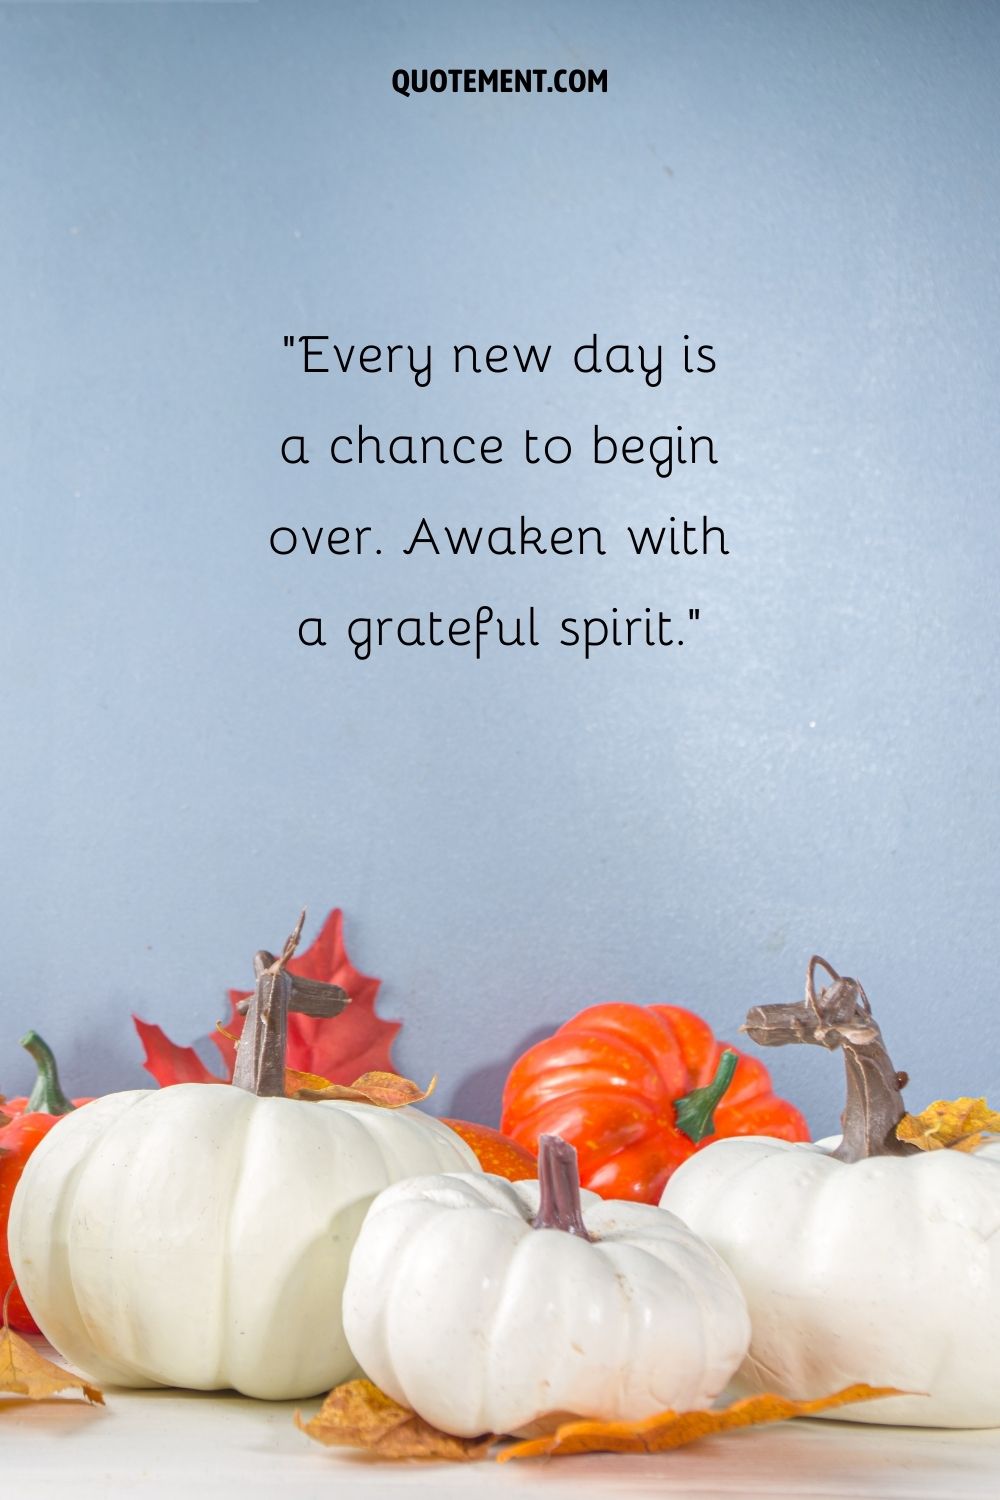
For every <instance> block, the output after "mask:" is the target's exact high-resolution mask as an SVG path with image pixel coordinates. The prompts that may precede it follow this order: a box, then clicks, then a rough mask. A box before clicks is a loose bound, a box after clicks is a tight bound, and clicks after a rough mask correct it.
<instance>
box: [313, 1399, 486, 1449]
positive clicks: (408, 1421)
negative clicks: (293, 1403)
mask: <svg viewBox="0 0 1000 1500" xmlns="http://www.w3.org/2000/svg"><path fill="white" fill-rule="evenodd" d="M295 1425H296V1426H297V1427H298V1428H299V1430H300V1431H302V1432H304V1433H306V1434H307V1435H308V1436H309V1437H311V1438H315V1439H316V1441H317V1442H318V1443H325V1444H326V1445H327V1447H330V1448H364V1449H365V1450H366V1451H367V1452H369V1453H375V1454H377V1455H378V1456H379V1457H380V1458H445V1459H450V1460H452V1461H453V1462H456V1461H457V1462H461V1461H463V1460H465V1461H467V1460H469V1459H473V1458H483V1457H485V1455H486V1451H487V1449H488V1448H489V1446H490V1444H491V1443H492V1442H494V1441H495V1439H494V1438H493V1437H492V1435H491V1434H489V1433H486V1434H485V1435H484V1436H483V1437H478V1438H459V1437H451V1436H450V1435H449V1434H448V1433H447V1432H439V1431H438V1429H437V1428H436V1427H431V1426H430V1424H429V1423H428V1422H425V1421H423V1419H422V1418H421V1417H418V1416H417V1415H416V1414H415V1413H414V1412H412V1411H410V1410H409V1409H408V1408H407V1407H405V1406H400V1405H399V1403H398V1402H396V1401H393V1399H392V1398H391V1396H387V1395H386V1394H385V1393H384V1391H380V1390H379V1388H378V1386H377V1385H373V1384H372V1382H371V1381H370V1380H349V1381H348V1382H347V1383H346V1385H338V1386H336V1387H335V1388H334V1390H332V1391H331V1392H330V1394H329V1396H327V1398H326V1400H325V1401H324V1402H323V1405H322V1406H321V1407H320V1409H319V1411H318V1412H317V1413H316V1415H315V1416H314V1417H313V1418H312V1419H311V1420H310V1421H308V1422H303V1420H302V1417H301V1414H300V1413H299V1412H296V1414H295Z"/></svg>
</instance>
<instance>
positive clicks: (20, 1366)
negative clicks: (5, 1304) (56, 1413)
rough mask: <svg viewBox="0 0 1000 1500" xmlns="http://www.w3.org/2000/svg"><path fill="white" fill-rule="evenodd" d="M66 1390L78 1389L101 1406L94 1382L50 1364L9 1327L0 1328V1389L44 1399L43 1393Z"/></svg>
mask: <svg viewBox="0 0 1000 1500" xmlns="http://www.w3.org/2000/svg"><path fill="white" fill-rule="evenodd" d="M69 1390H73V1391H80V1392H82V1393H83V1395H84V1396H86V1398H87V1400H88V1401H91V1402H93V1403H95V1404H96V1405H97V1406H103V1405H104V1397H103V1395H102V1394H101V1392H100V1391H99V1390H98V1388H97V1386H96V1385H90V1384H88V1382H87V1381H86V1380H81V1379H80V1377H79V1376H78V1375H71V1374H70V1372H69V1370H64V1369H62V1368H61V1366H59V1365H55V1364H53V1363H52V1361H51V1360H50V1359H46V1358H45V1357H44V1355H41V1354H39V1353H38V1350H37V1349H33V1348H32V1347H31V1345H30V1344H29V1343H28V1342H27V1340H26V1339H22V1338H20V1337H19V1336H18V1335H17V1334H16V1333H13V1332H12V1331H11V1330H10V1329H9V1328H3V1329H0V1391H2V1392H4V1393H5V1394H6V1395H10V1396H28V1397H30V1399H31V1400H32V1401H44V1400H45V1398H46V1397H47V1396H56V1395H58V1394H59V1392H60V1391H69Z"/></svg>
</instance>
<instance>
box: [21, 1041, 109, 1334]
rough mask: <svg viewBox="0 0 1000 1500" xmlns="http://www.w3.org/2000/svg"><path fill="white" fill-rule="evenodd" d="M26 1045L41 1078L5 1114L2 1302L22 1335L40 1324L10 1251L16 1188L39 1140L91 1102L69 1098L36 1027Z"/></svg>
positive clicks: (23, 1045) (48, 1050)
mask: <svg viewBox="0 0 1000 1500" xmlns="http://www.w3.org/2000/svg"><path fill="white" fill-rule="evenodd" d="M21 1046H22V1047H25V1048H26V1049H27V1050H28V1051H29V1052H30V1053H31V1055H32V1057H33V1058H34V1059H35V1064H36V1066H37V1068H38V1078H37V1080H36V1082H35V1087H34V1089H33V1090H32V1092H31V1095H30V1097H29V1098H26V1099H8V1100H6V1102H4V1103H3V1111H2V1115H0V1301H2V1300H3V1299H4V1298H6V1299H7V1303H6V1306H7V1322H8V1324H9V1325H10V1327H11V1328H16V1329H17V1330H18V1332H19V1333H38V1332H40V1329H39V1327H38V1324H37V1323H36V1322H35V1320H34V1318H33V1317H32V1316H31V1314H30V1312H29V1311H28V1308H27V1306H26V1304H25V1301H24V1298H23V1297H22V1296H21V1293H20V1291H19V1290H18V1287H17V1283H16V1282H15V1281H14V1268H13V1266H12V1265H11V1263H10V1255H9V1254H8V1251H7V1218H8V1216H9V1214H10V1205H11V1201H12V1199H13V1197H14V1189H15V1188H16V1187H17V1184H18V1183H19V1182H20V1180H21V1173H22V1172H23V1171H24V1168H25V1165H26V1163H27V1160H28V1157H29V1156H30V1155H31V1153H32V1151H34V1149H35V1147H36V1146H37V1145H38V1143H39V1141H40V1140H41V1139H42V1137H43V1136H46V1135H48V1133H49V1131H50V1130H51V1129H52V1127H53V1125H58V1123H59V1121H60V1120H61V1119H62V1117H63V1115H67V1114H69V1113H70V1111H71V1110H73V1109H76V1108H77V1107H78V1106H79V1105H81V1104H89V1103H90V1100H89V1099H67V1097H66V1095H65V1094H64V1093H63V1091H62V1086H61V1084H60V1082H59V1072H58V1069H57V1068H56V1060H55V1058H54V1057H53V1055H52V1051H51V1049H50V1048H49V1047H48V1046H47V1045H46V1043H45V1042H43V1041H42V1038H41V1037H40V1036H39V1035H38V1033H37V1031H29V1032H28V1034H27V1036H25V1037H22V1039H21Z"/></svg>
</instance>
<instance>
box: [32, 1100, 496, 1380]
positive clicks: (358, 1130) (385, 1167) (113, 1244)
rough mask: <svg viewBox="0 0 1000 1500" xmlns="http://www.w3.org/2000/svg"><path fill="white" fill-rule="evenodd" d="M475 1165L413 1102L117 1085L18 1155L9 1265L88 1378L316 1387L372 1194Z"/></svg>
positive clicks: (338, 1375)
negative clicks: (378, 1104) (401, 1105)
mask: <svg viewBox="0 0 1000 1500" xmlns="http://www.w3.org/2000/svg"><path fill="white" fill-rule="evenodd" d="M476 1166H477V1164H476V1159H475V1157H474V1156H473V1153H472V1152H471V1151H470V1150H469V1148H468V1147H467V1146H466V1145H465V1143H464V1142H463V1141H462V1140H460V1139H459V1137H458V1136H457V1135H456V1134H455V1133H454V1131H451V1130H449V1129H448V1127H447V1126H445V1125H442V1124H441V1123H440V1121H438V1120H435V1119H433V1118H432V1117H431V1116H430V1115H426V1114H422V1113H421V1112H420V1111H419V1110H416V1109H412V1108H405V1109H398V1110H389V1109H379V1108H375V1107H374V1106H371V1105H366V1104H356V1103H347V1102H343V1101H318V1102H312V1103H305V1102H303V1101H300V1100H294V1099H283V1098H266V1097H265V1098H258V1097H257V1096H256V1095H254V1094H252V1093H250V1092H248V1091H247V1090H245V1089H242V1088H235V1087H233V1086H231V1085H228V1084H222V1085H219V1086H218V1087H215V1086H209V1085H206V1084H193V1083H192V1084H178V1085H176V1086H175V1087H172V1088H166V1089H162V1090H145V1089H143V1090H136V1091H134V1092H130V1093H120V1094H110V1095H108V1096H106V1097H105V1098H103V1099H96V1100H95V1101H94V1102H93V1103H91V1104H88V1105H87V1107H86V1108H85V1109H80V1110H78V1111H76V1112H75V1113H74V1114H71V1115H67V1116H66V1118H65V1119H64V1120H61V1121H60V1122H59V1124H58V1125H57V1126H56V1127H55V1128H54V1129H53V1130H52V1131H50V1133H49V1134H48V1135H47V1136H46V1137H45V1139H44V1140H43V1141H42V1142H41V1144H40V1145H39V1146H38V1148H37V1149H36V1150H35V1152H34V1153H33V1154H32V1156H31V1157H30V1159H29V1161H28V1163H27V1166H26V1167H25V1170H24V1175H23V1176H22V1178H21V1181H20V1183H19V1185H18V1188H17V1191H16V1193H15V1195H14V1202H13V1206H12V1208H11V1214H10V1221H9V1229H8V1238H9V1245H10V1255H11V1261H12V1264H13V1267H14V1274H15V1276H16V1277H17V1282H18V1285H19V1287H20V1289H21V1292H22V1293H23V1295H24V1298H25V1301H26V1302H27V1304H28V1306H29V1307H30V1309H31V1311H32V1314H33V1316H34V1317H35V1319H36V1321H37V1322H38V1325H39V1327H40V1328H41V1329H42V1331H43V1333H44V1334H45V1336H46V1337H47V1338H48V1339H49V1340H50V1342H51V1343H53V1344H54V1345H55V1347H56V1348H57V1349H58V1350H59V1351H60V1352H61V1353H62V1354H63V1355H65V1356H66V1358H67V1359H69V1360H70V1361H71V1362H72V1363H73V1364H75V1365H78V1366H79V1367H80V1368H81V1369H82V1370H85V1371H86V1372H87V1373H88V1374H90V1375H92V1376H94V1377H95V1379H97V1380H100V1381H103V1382H106V1383H108V1384H112V1385H125V1386H149V1385H177V1386H187V1387H191V1388H192V1389H195V1390H217V1389H224V1388H226V1387H234V1388H235V1389H236V1390H238V1391H242V1392H243V1393H244V1394H246V1395H248V1396H259V1397H263V1398H267V1399H270V1400H284V1399H289V1398H293V1397H295V1398H301V1397H306V1396H312V1395H315V1394H317V1393H318V1392H321V1391H326V1390H329V1388H330V1387H331V1386H333V1385H336V1384H337V1383H338V1381H341V1380H344V1379H346V1378H348V1377H349V1376H350V1375H351V1374H352V1372H353V1371H354V1360H353V1358H352V1356H351V1353H350V1350H349V1348H348V1345H347V1342H346V1340H345V1338H344V1332H343V1327H342V1323H341V1294H342V1291H343V1286H344V1279H345V1277H346V1275H347V1265H348V1259H349V1257H350V1253H351V1249H352V1247H353V1245H354V1240H355V1237H356V1235H357V1233H358V1230H359V1228H360V1226H361V1221H362V1219H363V1218H364V1215H365V1212H366V1210H367V1208H368V1205H369V1204H370V1203H371V1201H372V1199H373V1198H374V1196H375V1195H376V1194H377V1193H378V1192H379V1191H380V1190H381V1189H382V1188H384V1187H386V1186H387V1185H388V1184H390V1183H393V1182H397V1181H399V1180H400V1179H401V1178H404V1177H410V1176H413V1175H414V1174H417V1173H426V1172H434V1171H439V1172H441V1171H465V1172H470V1171H475V1170H476Z"/></svg>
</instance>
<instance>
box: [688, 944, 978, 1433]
mask: <svg viewBox="0 0 1000 1500" xmlns="http://www.w3.org/2000/svg"><path fill="white" fill-rule="evenodd" d="M817 963H822V964H823V967H824V968H827V969H828V970H829V972H830V974H831V975H832V976H833V979H834V984H833V985H831V986H830V987H829V988H828V989H825V990H821V991H820V992H819V994H818V995H817V994H816V992H815V987H814V984H813V971H814V968H815V965H816V964H817ZM746 1030H747V1031H748V1032H749V1034H750V1036H751V1037H752V1038H753V1039H754V1040H755V1041H759V1042H761V1043H763V1044H764V1045H775V1044H780V1043H781V1042H786V1041H816V1042H819V1043H820V1045H823V1046H826V1047H831V1048H832V1047H841V1048H843V1050H844V1055H845V1061H846V1065H847V1073H848V1105H847V1109H846V1110H845V1115H844V1137H843V1139H842V1140H840V1141H839V1142H838V1141H837V1140H834V1141H832V1142H819V1143H817V1144H813V1145H809V1144H791V1143H789V1142H787V1141H778V1140H772V1139H768V1138H764V1137H759V1138H753V1137H748V1138H744V1139H730V1140H721V1141H716V1142H713V1143H712V1145H710V1146H708V1147H706V1148H705V1149H704V1150H703V1151H700V1152H698V1153H697V1154H696V1155H695V1156H692V1157H691V1158H690V1159H689V1160H688V1161H687V1162H685V1163H684V1165H683V1166H682V1167H681V1168H680V1169H679V1170H678V1171H677V1172H675V1173H674V1175H673V1177H672V1178H671V1179H670V1181H669V1183H668V1184H667V1187H666V1189H665V1191H664V1194H663V1197H662V1199H661V1203H662V1205H663V1206H664V1207H665V1208H669V1209H670V1210H672V1212H674V1213H676V1214H677V1215H679V1217H680V1218H681V1219H683V1220H684V1222H685V1223H686V1224H688V1225H690V1227H691V1228H692V1229H693V1230H695V1231H696V1232H697V1233H698V1234H700V1235H702V1236H704V1238H705V1239H706V1240H707V1241H708V1242H709V1244H711V1245H713V1246H714V1247H715V1249H716V1250H717V1251H718V1252H719V1254H720V1255H721V1256H722V1257H723V1259H724V1260H725V1261H726V1263H727V1264H728V1265H729V1266H730V1267H731V1268H732V1270H733V1271H734V1272H735V1274H736V1277H737V1279H738V1280H739V1282H740V1285H741V1286H742V1288H743V1291H744V1293H745V1295H746V1299H747V1303H748V1306H749V1308H750V1317H751V1322H752V1325H753V1339H752V1342H751V1345H750V1350H749V1353H748V1355H747V1358H746V1361H745V1362H744V1364H743V1366H742V1368H741V1370H740V1371H739V1374H738V1377H737V1380H736V1382H735V1388H736V1390H737V1391H738V1392H739V1393H740V1394H750V1393H754V1392H757V1391H762V1390H774V1391H778V1392H780V1393H781V1394H783V1395H786V1396H792V1397H802V1398H809V1397H814V1396H820V1395H824V1394H826V1393H828V1392H830V1391H833V1390H838V1389H840V1388H841V1387H842V1386H845V1385H850V1384H853V1383H855V1382H857V1381H865V1382H868V1383H869V1384H871V1385H884V1386H895V1387H896V1388H897V1389H899V1390H903V1391H913V1392H923V1393H925V1394H920V1395H913V1396H905V1397H891V1398H889V1399H887V1400H884V1401H879V1402H876V1403H873V1404H872V1405H870V1406H869V1405H867V1404H866V1405H864V1406H855V1407H852V1406H847V1407H843V1408H840V1409H839V1410H837V1411H836V1412H832V1413H829V1415H830V1416H832V1417H836V1418H842V1419H844V1420H848V1421H857V1422H874V1423H887V1424H899V1425H906V1426H927V1427H991V1426H997V1425H1000V1149H998V1148H997V1147H996V1146H987V1147H985V1148H983V1149H982V1150H980V1151H978V1152H976V1153H975V1154H966V1153H964V1152H957V1151H951V1150H939V1151H933V1152H915V1151H913V1149H912V1148H911V1147H906V1146H904V1145H903V1144H902V1143H901V1142H899V1141H898V1140H897V1138H896V1125H897V1124H898V1122H899V1120H900V1119H901V1118H902V1115H903V1113H904V1110H903V1105H902V1099H901V1092H900V1091H901V1088H902V1086H903V1084H904V1083H905V1078H904V1077H903V1076H902V1075H899V1074H897V1073H896V1072H895V1070H894V1069H893V1067H892V1064H891V1063H890V1061H889V1058H888V1054H887V1053H886V1052H885V1047H884V1044H883V1043H882V1039H881V1033H880V1031H879V1029H878V1027H877V1025H876V1024H875V1022H874V1020H873V1019H872V1016H871V1011H870V1008H869V1006H868V1001H867V997H866V996H865V994H864V991H863V990H862V989H861V986H860V985H858V984H857V983H856V981H854V980H851V979H842V978H841V977H840V976H839V975H837V974H836V973H835V971H834V970H832V969H830V968H829V965H827V964H825V963H824V962H823V960H818V959H813V960H812V963H811V964H810V969H809V977H808V979H807V989H806V1001H805V1003H804V1004H803V1005H798V1006H758V1007H755V1009H754V1010H752V1011H751V1012H750V1014H749V1015H748V1017H747V1025H746Z"/></svg>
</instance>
